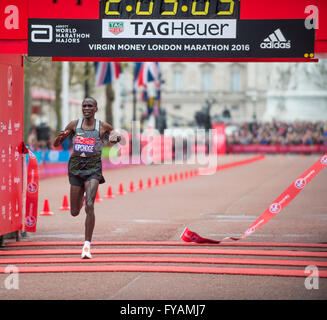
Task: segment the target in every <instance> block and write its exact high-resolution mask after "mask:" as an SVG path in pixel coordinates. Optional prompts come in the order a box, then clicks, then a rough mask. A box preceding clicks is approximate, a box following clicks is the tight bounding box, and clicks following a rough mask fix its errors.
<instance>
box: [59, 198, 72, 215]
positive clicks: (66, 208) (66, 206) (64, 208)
mask: <svg viewBox="0 0 327 320" xmlns="http://www.w3.org/2000/svg"><path fill="white" fill-rule="evenodd" d="M59 210H62V211H69V210H70V206H69V204H68V198H67V195H66V194H65V195H64V198H63V200H62V206H61V207H60V209H59Z"/></svg>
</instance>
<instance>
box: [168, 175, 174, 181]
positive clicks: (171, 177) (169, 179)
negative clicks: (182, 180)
mask: <svg viewBox="0 0 327 320" xmlns="http://www.w3.org/2000/svg"><path fill="white" fill-rule="evenodd" d="M168 182H169V183H172V182H173V176H172V175H171V174H170V175H169V177H168Z"/></svg>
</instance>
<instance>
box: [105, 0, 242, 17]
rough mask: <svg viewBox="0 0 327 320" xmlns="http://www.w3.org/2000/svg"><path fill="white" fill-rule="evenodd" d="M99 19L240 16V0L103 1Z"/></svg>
mask: <svg viewBox="0 0 327 320" xmlns="http://www.w3.org/2000/svg"><path fill="white" fill-rule="evenodd" d="M100 10H101V13H100V16H101V17H102V19H239V17H240V1H239V0H102V3H101V8H100Z"/></svg>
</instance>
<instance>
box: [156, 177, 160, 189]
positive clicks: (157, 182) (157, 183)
mask: <svg viewBox="0 0 327 320" xmlns="http://www.w3.org/2000/svg"><path fill="white" fill-rule="evenodd" d="M159 184H160V183H159V178H158V177H156V179H155V186H156V187H157V186H159Z"/></svg>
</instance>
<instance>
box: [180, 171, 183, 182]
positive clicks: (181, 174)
mask: <svg viewBox="0 0 327 320" xmlns="http://www.w3.org/2000/svg"><path fill="white" fill-rule="evenodd" d="M179 179H180V180H183V172H181V173H180V174H179Z"/></svg>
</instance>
